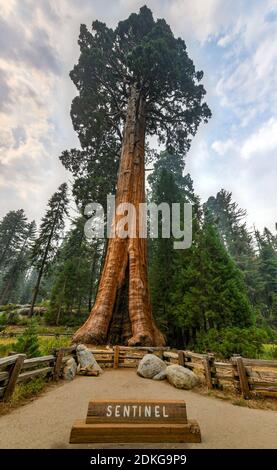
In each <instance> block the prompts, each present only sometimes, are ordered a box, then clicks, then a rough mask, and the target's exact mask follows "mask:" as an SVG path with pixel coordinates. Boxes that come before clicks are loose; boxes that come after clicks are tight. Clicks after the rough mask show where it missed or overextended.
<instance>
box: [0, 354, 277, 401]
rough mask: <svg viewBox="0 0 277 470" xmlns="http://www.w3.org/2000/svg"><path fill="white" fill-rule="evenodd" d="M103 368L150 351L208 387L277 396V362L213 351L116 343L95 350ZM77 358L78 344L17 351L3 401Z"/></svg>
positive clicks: (1, 363) (131, 364)
mask: <svg viewBox="0 0 277 470" xmlns="http://www.w3.org/2000/svg"><path fill="white" fill-rule="evenodd" d="M91 352H92V353H93V354H94V356H95V359H96V360H97V362H98V363H99V365H100V366H101V367H103V368H108V367H111V368H114V369H119V368H136V367H137V365H138V363H139V361H140V360H141V359H142V357H143V356H144V355H145V354H147V353H153V354H156V355H157V356H159V357H160V358H161V359H162V360H164V361H165V362H166V363H167V364H169V365H170V364H179V365H182V366H185V367H187V368H189V369H191V370H193V371H194V372H195V373H196V374H197V375H199V376H200V377H201V378H202V382H203V383H204V384H205V385H206V387H207V388H208V389H221V388H223V387H224V386H226V385H232V387H234V389H235V390H236V392H237V393H239V394H241V395H242V396H243V397H244V398H251V396H253V395H254V394H255V395H256V394H262V395H267V396H275V397H277V370H276V369H277V362H275V361H265V360H256V359H246V358H242V357H240V356H234V357H232V358H231V359H230V361H226V362H223V361H217V360H216V359H215V357H214V355H213V354H197V353H194V352H192V351H184V350H180V351H172V350H170V348H154V347H153V348H152V347H126V346H114V347H110V348H109V347H107V348H105V349H103V348H102V349H99V348H94V349H91ZM72 356H73V357H76V346H72V347H69V348H61V349H57V350H55V351H53V354H52V355H49V356H43V357H36V358H32V359H27V358H26V356H25V355H24V354H15V355H12V356H9V357H5V358H2V359H0V401H1V400H2V401H7V400H8V399H9V398H10V397H11V395H12V394H13V392H14V389H15V386H16V384H18V383H22V382H25V381H28V380H30V379H33V378H36V377H45V378H48V379H50V380H56V381H57V380H59V379H60V377H61V376H62V372H63V367H64V365H65V363H66V361H67V360H68V359H69V358H70V357H72Z"/></svg>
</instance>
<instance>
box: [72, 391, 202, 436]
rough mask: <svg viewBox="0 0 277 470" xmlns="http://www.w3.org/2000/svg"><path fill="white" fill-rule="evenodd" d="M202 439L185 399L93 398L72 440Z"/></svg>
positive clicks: (74, 428)
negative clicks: (188, 415)
mask: <svg viewBox="0 0 277 470" xmlns="http://www.w3.org/2000/svg"><path fill="white" fill-rule="evenodd" d="M130 442H132V443H135V442H137V443H139V442H148V443H150V442H168V443H172V442H201V433H200V428H199V426H198V423H197V422H196V421H194V420H188V419H187V413H186V403H185V401H184V400H174V401H173V400H155V401H154V400H144V401H139V400H93V401H91V402H90V403H89V406H88V414H87V418H86V420H79V421H76V422H75V423H74V425H73V427H72V430H71V435H70V443H72V444H80V443H130Z"/></svg>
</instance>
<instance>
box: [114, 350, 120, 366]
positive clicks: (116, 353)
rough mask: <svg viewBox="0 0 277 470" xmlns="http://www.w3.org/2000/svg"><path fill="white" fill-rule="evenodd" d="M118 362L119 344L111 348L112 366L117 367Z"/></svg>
mask: <svg viewBox="0 0 277 470" xmlns="http://www.w3.org/2000/svg"><path fill="white" fill-rule="evenodd" d="M118 364H119V346H114V348H113V368H114V369H118Z"/></svg>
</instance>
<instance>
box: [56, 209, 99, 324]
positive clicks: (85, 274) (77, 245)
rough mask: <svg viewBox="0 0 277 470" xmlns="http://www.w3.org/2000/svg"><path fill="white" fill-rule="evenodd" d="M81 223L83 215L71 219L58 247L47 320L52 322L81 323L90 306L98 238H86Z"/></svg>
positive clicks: (96, 263)
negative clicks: (69, 225)
mask: <svg viewBox="0 0 277 470" xmlns="http://www.w3.org/2000/svg"><path fill="white" fill-rule="evenodd" d="M84 223H85V219H84V217H80V218H78V219H77V220H76V221H75V222H74V225H73V228H72V229H71V230H70V231H69V233H68V234H67V236H66V239H65V240H64V243H63V245H62V247H61V249H60V253H59V257H58V261H57V263H56V267H55V272H54V280H53V287H52V291H51V297H50V312H49V314H48V320H49V321H51V322H52V323H55V324H59V323H60V322H61V321H67V323H68V321H71V322H72V323H74V324H80V322H81V320H82V319H84V318H83V317H84V313H85V315H87V313H88V312H89V310H90V308H91V302H92V298H93V296H94V294H95V288H96V282H97V274H98V271H99V268H100V258H101V255H100V252H99V247H100V241H99V240H93V242H89V241H88V240H87V239H86V238H85V235H84ZM73 311H74V315H73V317H72V313H73ZM63 317H64V318H63ZM70 318H71V320H70Z"/></svg>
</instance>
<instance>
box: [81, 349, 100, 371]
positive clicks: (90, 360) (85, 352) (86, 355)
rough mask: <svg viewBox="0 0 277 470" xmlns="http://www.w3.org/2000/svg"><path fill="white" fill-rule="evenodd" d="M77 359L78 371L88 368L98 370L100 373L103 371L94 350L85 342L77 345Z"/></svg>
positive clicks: (88, 369)
mask: <svg viewBox="0 0 277 470" xmlns="http://www.w3.org/2000/svg"><path fill="white" fill-rule="evenodd" d="M77 359H78V371H79V370H81V369H82V370H84V369H87V371H98V373H99V374H101V373H102V372H103V370H102V369H101V367H100V366H99V365H98V364H97V361H96V359H95V357H94V355H93V354H92V352H91V351H90V350H89V349H88V348H87V347H86V346H85V345H84V344H79V345H78V346H77Z"/></svg>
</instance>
